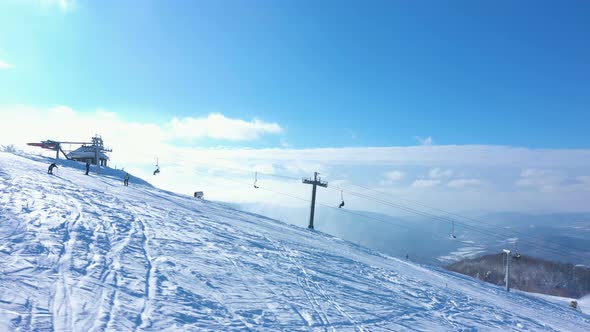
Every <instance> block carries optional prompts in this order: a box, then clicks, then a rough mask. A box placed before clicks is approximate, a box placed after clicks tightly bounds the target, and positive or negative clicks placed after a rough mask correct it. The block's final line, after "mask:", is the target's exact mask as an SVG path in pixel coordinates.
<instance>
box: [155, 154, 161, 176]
mask: <svg viewBox="0 0 590 332" xmlns="http://www.w3.org/2000/svg"><path fill="white" fill-rule="evenodd" d="M158 173H160V165H159V160H158V158H156V170H155V171H154V175H156V174H158Z"/></svg>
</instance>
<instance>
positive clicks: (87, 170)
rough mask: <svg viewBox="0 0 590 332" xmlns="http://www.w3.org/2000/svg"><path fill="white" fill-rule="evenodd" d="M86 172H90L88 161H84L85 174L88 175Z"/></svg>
mask: <svg viewBox="0 0 590 332" xmlns="http://www.w3.org/2000/svg"><path fill="white" fill-rule="evenodd" d="M88 172H90V163H89V162H86V175H88Z"/></svg>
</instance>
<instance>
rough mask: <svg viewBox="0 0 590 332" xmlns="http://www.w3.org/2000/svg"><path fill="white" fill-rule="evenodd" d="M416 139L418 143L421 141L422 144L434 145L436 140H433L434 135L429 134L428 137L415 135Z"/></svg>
mask: <svg viewBox="0 0 590 332" xmlns="http://www.w3.org/2000/svg"><path fill="white" fill-rule="evenodd" d="M414 139H415V140H416V141H418V143H420V145H427V146H429V145H432V144H433V143H434V141H433V140H432V137H430V136H428V137H426V138H422V137H420V136H415V137H414Z"/></svg>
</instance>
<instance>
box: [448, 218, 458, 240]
mask: <svg viewBox="0 0 590 332" xmlns="http://www.w3.org/2000/svg"><path fill="white" fill-rule="evenodd" d="M449 235H450V236H451V238H453V239H456V238H457V236H456V235H455V221H454V220H453V221H451V232H450V234H449Z"/></svg>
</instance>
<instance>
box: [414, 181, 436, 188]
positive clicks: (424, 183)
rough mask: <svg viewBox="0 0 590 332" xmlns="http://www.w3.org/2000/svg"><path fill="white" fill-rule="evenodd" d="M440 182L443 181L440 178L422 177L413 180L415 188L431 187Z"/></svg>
mask: <svg viewBox="0 0 590 332" xmlns="http://www.w3.org/2000/svg"><path fill="white" fill-rule="evenodd" d="M440 183H441V181H440V180H424V179H420V180H416V181H414V182H412V187H414V188H431V187H435V186H438V185H439V184H440Z"/></svg>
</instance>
